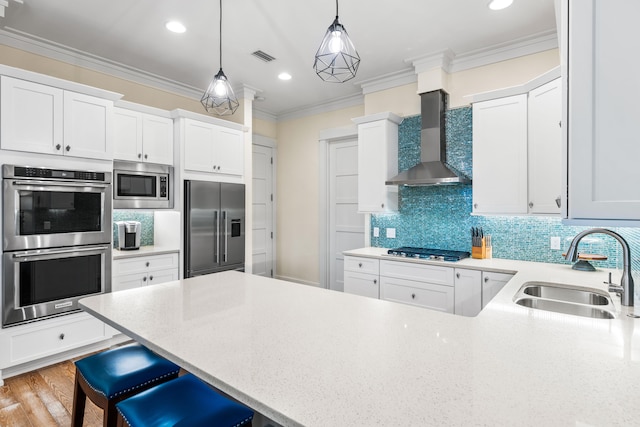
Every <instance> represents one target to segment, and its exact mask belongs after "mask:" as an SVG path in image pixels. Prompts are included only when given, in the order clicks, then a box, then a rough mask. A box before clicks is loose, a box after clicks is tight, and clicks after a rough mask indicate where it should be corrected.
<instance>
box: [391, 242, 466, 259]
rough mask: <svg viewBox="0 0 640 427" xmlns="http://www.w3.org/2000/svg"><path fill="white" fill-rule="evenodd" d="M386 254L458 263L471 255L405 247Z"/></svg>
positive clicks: (445, 250) (461, 252) (444, 250)
mask: <svg viewBox="0 0 640 427" xmlns="http://www.w3.org/2000/svg"><path fill="white" fill-rule="evenodd" d="M387 253H388V254H389V255H394V256H400V257H406V258H421V259H435V260H440V261H460V260H461V259H463V258H469V256H470V255H471V254H470V253H469V252H464V251H450V250H447V249H432V248H411V247H406V246H405V247H401V248H396V249H389V250H388V251H387Z"/></svg>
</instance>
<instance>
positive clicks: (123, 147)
mask: <svg viewBox="0 0 640 427" xmlns="http://www.w3.org/2000/svg"><path fill="white" fill-rule="evenodd" d="M114 122H115V125H114V149H113V157H114V159H120V160H129V161H133V162H149V163H158V164H166V165H173V120H172V119H171V118H169V117H162V116H159V115H154V114H147V113H143V112H138V111H134V110H130V109H125V108H114Z"/></svg>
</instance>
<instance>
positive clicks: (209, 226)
mask: <svg viewBox="0 0 640 427" xmlns="http://www.w3.org/2000/svg"><path fill="white" fill-rule="evenodd" d="M244 197H245V188H244V185H242V184H227V183H219V182H205V181H185V183H184V208H185V209H184V212H185V220H184V239H185V241H184V270H185V278H186V277H193V276H199V275H203V274H209V273H216V272H219V271H224V270H242V271H244V244H245V242H244V237H245V204H244Z"/></svg>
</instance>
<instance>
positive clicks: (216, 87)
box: [200, 0, 240, 116]
mask: <svg viewBox="0 0 640 427" xmlns="http://www.w3.org/2000/svg"><path fill="white" fill-rule="evenodd" d="M200 102H201V103H202V105H203V106H204V108H205V110H207V112H209V113H215V114H217V115H219V116H226V115H231V114H233V113H235V112H236V110H237V109H238V106H239V105H240V103H239V102H238V98H236V95H235V94H234V93H233V89H232V88H231V85H230V84H229V80H228V79H227V76H225V74H224V71H222V0H220V71H218V74H216V75H215V76H214V77H213V80H211V83H209V87H208V88H207V90H206V91H205V93H204V95H202V99H200Z"/></svg>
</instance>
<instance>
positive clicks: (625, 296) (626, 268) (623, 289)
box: [564, 228, 633, 307]
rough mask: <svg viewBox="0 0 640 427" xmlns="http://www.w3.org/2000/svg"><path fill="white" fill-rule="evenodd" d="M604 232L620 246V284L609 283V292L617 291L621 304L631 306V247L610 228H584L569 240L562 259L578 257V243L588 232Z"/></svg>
mask: <svg viewBox="0 0 640 427" xmlns="http://www.w3.org/2000/svg"><path fill="white" fill-rule="evenodd" d="M598 233H599V234H606V235H608V236H611V237H613V238H614V239H616V240H617V241H618V242H620V245H621V246H622V264H623V271H622V278H621V279H620V286H617V285H609V292H617V293H619V294H620V299H621V303H622V305H626V306H629V307H633V277H631V249H629V245H628V244H627V241H626V240H624V238H623V237H622V236H621V235H619V234H618V233H615V232H613V231H611V230H607V229H606V228H592V229H591V230H585V231H583V232H582V233H580V234H578V235H577V236H576V237H574V238H573V240H572V241H571V245H570V246H569V249H568V250H567V254H566V255H565V257H564V259H566V260H569V261H571V262H575V261H577V259H578V243H580V240H582V238H583V237H584V236H587V235H589V234H598Z"/></svg>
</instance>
